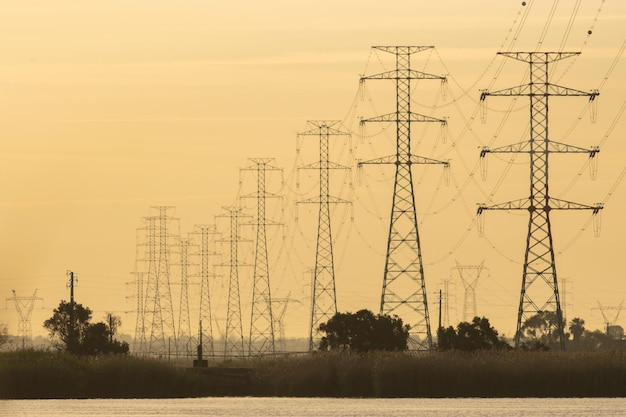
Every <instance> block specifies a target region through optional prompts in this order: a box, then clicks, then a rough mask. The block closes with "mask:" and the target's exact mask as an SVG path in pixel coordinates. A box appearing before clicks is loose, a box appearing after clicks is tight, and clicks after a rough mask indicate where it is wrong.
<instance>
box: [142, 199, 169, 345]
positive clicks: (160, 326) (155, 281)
mask: <svg viewBox="0 0 626 417" xmlns="http://www.w3.org/2000/svg"><path fill="white" fill-rule="evenodd" d="M153 208H155V209H157V210H158V212H159V215H158V216H152V217H148V218H147V219H146V220H147V222H148V228H147V240H148V242H147V246H148V271H147V275H148V278H147V282H146V291H145V297H146V298H145V303H144V309H145V310H144V311H145V314H146V319H147V323H146V328H147V329H150V338H149V339H148V346H147V350H148V352H149V353H153V354H164V353H167V352H168V351H169V348H170V344H171V343H170V342H171V339H172V338H173V342H174V346H176V327H175V325H174V308H173V304H172V293H171V290H170V243H169V239H170V237H172V236H171V235H170V233H169V230H168V223H170V221H171V220H172V219H173V218H172V217H170V216H168V214H167V211H168V210H169V209H171V208H172V207H168V206H156V207H153Z"/></svg>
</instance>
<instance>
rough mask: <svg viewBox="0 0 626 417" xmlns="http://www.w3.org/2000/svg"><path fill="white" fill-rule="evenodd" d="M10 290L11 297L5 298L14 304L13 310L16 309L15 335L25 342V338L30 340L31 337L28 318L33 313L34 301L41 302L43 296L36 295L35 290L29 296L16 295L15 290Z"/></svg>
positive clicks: (31, 332)
mask: <svg viewBox="0 0 626 417" xmlns="http://www.w3.org/2000/svg"><path fill="white" fill-rule="evenodd" d="M12 291H13V297H12V298H7V299H6V301H9V300H10V301H13V303H14V304H15V311H17V315H18V317H19V322H18V323H17V335H18V336H19V337H21V338H22V344H25V343H26V340H27V339H28V340H32V337H33V331H32V327H31V322H30V319H31V316H32V314H33V308H35V302H36V301H41V302H42V303H43V298H41V297H37V290H35V292H34V293H33V295H31V296H30V297H24V296H22V297H18V296H17V293H16V292H15V290H12Z"/></svg>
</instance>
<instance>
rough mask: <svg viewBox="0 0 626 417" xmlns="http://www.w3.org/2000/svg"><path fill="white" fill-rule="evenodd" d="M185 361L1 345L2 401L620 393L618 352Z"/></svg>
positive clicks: (625, 392)
mask: <svg viewBox="0 0 626 417" xmlns="http://www.w3.org/2000/svg"><path fill="white" fill-rule="evenodd" d="M190 365H191V364H189V367H187V368H181V367H180V366H173V365H170V364H168V363H167V362H162V361H157V360H147V359H139V358H136V357H131V356H117V357H116V356H105V357H99V358H76V357H73V356H70V355H66V354H63V353H58V352H41V351H19V352H5V353H0V398H165V397H198V396H224V395H229V396H237V395H248V396H249V395H252V396H293V397H431V398H432V397H435V398H436V397H625V396H626V355H624V354H622V352H621V351H604V352H525V351H506V352H505V351H501V352H478V353H473V354H463V353H454V352H446V353H440V352H435V353H430V354H420V355H412V354H407V353H385V352H377V353H369V354H350V353H345V352H344V353H335V352H330V353H315V354H309V355H300V356H283V357H275V358H263V359H253V360H251V359H248V360H238V361H228V362H225V363H219V364H218V363H215V364H212V366H211V367H210V368H208V369H207V368H204V370H203V369H201V368H198V369H190Z"/></svg>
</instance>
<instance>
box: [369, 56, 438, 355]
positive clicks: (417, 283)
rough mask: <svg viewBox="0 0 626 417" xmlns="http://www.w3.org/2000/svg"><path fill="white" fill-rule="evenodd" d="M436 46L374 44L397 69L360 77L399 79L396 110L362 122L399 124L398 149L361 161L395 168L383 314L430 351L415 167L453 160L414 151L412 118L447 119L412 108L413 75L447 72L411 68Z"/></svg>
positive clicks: (417, 345)
mask: <svg viewBox="0 0 626 417" xmlns="http://www.w3.org/2000/svg"><path fill="white" fill-rule="evenodd" d="M431 48H433V47H432V46H374V47H373V49H377V50H380V51H383V52H388V53H391V54H393V55H395V58H396V68H395V69H393V70H391V71H387V72H383V73H380V74H375V75H369V76H364V77H361V82H364V81H365V80H394V81H395V84H396V111H395V112H393V113H389V114H386V115H383V116H377V117H374V118H370V119H364V120H361V124H363V123H368V122H381V123H395V125H396V153H395V155H391V156H386V157H382V158H378V159H373V160H370V161H366V162H359V164H358V165H359V167H360V166H361V165H363V164H390V165H395V167H396V174H395V183H394V192H393V204H392V208H391V220H390V225H389V238H388V240H387V255H386V258H385V271H384V276H383V287H382V295H381V301H380V312H381V314H389V315H397V316H399V317H400V318H401V319H402V320H404V322H405V323H407V324H409V325H410V326H411V331H410V338H409V342H410V344H411V349H412V350H430V349H431V348H432V336H431V331H430V317H429V313H428V301H427V297H426V284H425V280H424V266H423V264H422V250H421V246H420V238H419V231H418V227H417V215H416V212H415V194H414V192H413V174H412V170H411V167H412V166H413V165H415V164H442V165H444V166H445V167H448V162H444V161H437V160H434V159H430V158H425V157H421V156H417V155H414V154H413V153H412V152H411V124H412V123H424V122H426V123H431V122H432V123H441V124H442V125H445V124H446V121H445V120H443V119H436V118H434V117H430V116H423V115H420V114H417V113H413V112H412V111H411V81H412V80H441V81H442V82H445V81H446V78H445V77H440V76H437V75H431V74H426V73H423V72H419V71H415V70H412V69H411V55H413V54H415V53H418V52H421V51H424V50H426V49H431Z"/></svg>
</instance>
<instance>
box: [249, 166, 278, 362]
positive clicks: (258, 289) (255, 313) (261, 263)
mask: <svg viewBox="0 0 626 417" xmlns="http://www.w3.org/2000/svg"><path fill="white" fill-rule="evenodd" d="M250 161H251V162H252V163H253V165H252V166H249V167H246V168H243V169H242V171H254V172H255V173H256V177H257V190H256V192H255V193H251V194H248V195H245V196H243V198H254V199H255V200H256V202H257V204H256V206H257V207H256V208H257V215H256V219H255V223H254V225H255V226H256V245H255V250H254V275H253V284H252V313H251V317H250V339H249V340H248V343H249V344H248V355H249V356H263V355H268V354H269V355H274V354H275V353H276V346H275V340H274V318H273V315H272V295H271V285H270V284H271V281H270V267H269V260H268V257H267V230H266V227H267V226H268V225H271V226H275V225H278V223H276V222H274V221H272V220H269V219H268V218H267V216H266V210H265V208H266V200H267V199H268V198H280V197H279V196H277V195H276V194H272V193H269V192H268V191H267V189H266V186H267V174H268V172H271V171H280V172H281V174H282V169H280V168H278V167H276V166H274V165H273V162H274V158H250ZM281 182H282V180H281Z"/></svg>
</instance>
